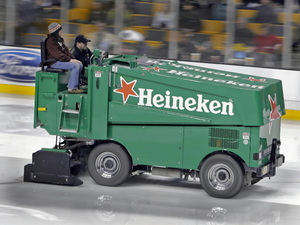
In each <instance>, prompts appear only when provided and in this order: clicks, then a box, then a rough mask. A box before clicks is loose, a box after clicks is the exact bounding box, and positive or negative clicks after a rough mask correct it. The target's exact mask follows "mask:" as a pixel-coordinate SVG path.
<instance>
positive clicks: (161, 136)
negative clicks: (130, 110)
mask: <svg viewBox="0 0 300 225" xmlns="http://www.w3.org/2000/svg"><path fill="white" fill-rule="evenodd" d="M109 137H110V138H111V139H113V140H115V141H117V142H119V143H121V144H122V145H124V146H125V148H126V149H127V150H128V151H129V154H130V155H131V157H132V160H133V163H134V164H141V165H154V166H166V167H174V168H182V152H183V128H182V127H179V126H126V125H123V126H117V125H114V126H109Z"/></svg>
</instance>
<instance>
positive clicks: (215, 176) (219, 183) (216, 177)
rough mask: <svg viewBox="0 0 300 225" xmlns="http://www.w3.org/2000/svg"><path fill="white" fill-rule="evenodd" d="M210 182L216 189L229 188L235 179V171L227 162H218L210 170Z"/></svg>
mask: <svg viewBox="0 0 300 225" xmlns="http://www.w3.org/2000/svg"><path fill="white" fill-rule="evenodd" d="M208 180H209V184H210V185H211V186H212V187H213V188H214V189H216V190H226V189H228V188H229V187H230V186H231V185H232V183H233V181H234V175H233V171H232V170H231V169H230V168H229V167H228V166H227V165H225V164H216V165H214V166H212V167H211V168H210V170H209V171H208Z"/></svg>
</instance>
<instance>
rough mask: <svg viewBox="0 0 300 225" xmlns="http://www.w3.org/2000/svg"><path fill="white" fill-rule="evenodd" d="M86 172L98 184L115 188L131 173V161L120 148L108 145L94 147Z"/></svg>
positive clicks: (111, 144) (115, 145) (112, 144)
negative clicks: (87, 171)
mask: <svg viewBox="0 0 300 225" xmlns="http://www.w3.org/2000/svg"><path fill="white" fill-rule="evenodd" d="M88 170H89V173H90V175H91V177H92V178H93V179H94V181H96V182H97V183H98V184H101V185H106V186H117V185H119V184H121V183H122V182H124V181H125V180H126V179H127V178H128V177H129V174H130V172H131V161H130V159H129V156H128V154H127V153H126V152H125V150H124V149H123V148H121V146H119V145H117V144H114V143H108V144H101V145H98V146H96V147H95V148H94V149H93V150H92V152H91V153H90V155H89V158H88Z"/></svg>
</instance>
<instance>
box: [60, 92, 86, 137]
mask: <svg viewBox="0 0 300 225" xmlns="http://www.w3.org/2000/svg"><path fill="white" fill-rule="evenodd" d="M61 101H62V104H61V111H60V119H59V131H60V132H66V133H78V130H79V125H80V111H81V107H82V101H83V96H80V101H79V104H78V109H67V108H65V107H66V105H65V95H63V97H62V100H61ZM66 114H73V115H77V122H76V128H75V129H68V128H64V127H63V121H64V119H65V116H66Z"/></svg>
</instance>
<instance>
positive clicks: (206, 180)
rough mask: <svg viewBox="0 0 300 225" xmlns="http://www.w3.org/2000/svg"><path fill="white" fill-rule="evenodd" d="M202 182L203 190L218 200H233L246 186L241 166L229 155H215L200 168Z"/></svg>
mask: <svg viewBox="0 0 300 225" xmlns="http://www.w3.org/2000/svg"><path fill="white" fill-rule="evenodd" d="M200 182H201V185H202V187H203V189H204V190H205V191H206V192H207V193H208V194H209V195H211V196H213V197H217V198H231V197H234V196H235V195H237V194H238V193H239V192H240V191H241V189H242V187H243V184H244V175H243V171H242V169H241V166H240V165H239V164H238V163H237V162H236V161H235V160H234V159H233V158H232V157H230V156H228V155H222V154H218V155H213V156H211V157H209V158H208V159H206V160H205V161H204V163H203V165H202V166H201V168H200Z"/></svg>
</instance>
